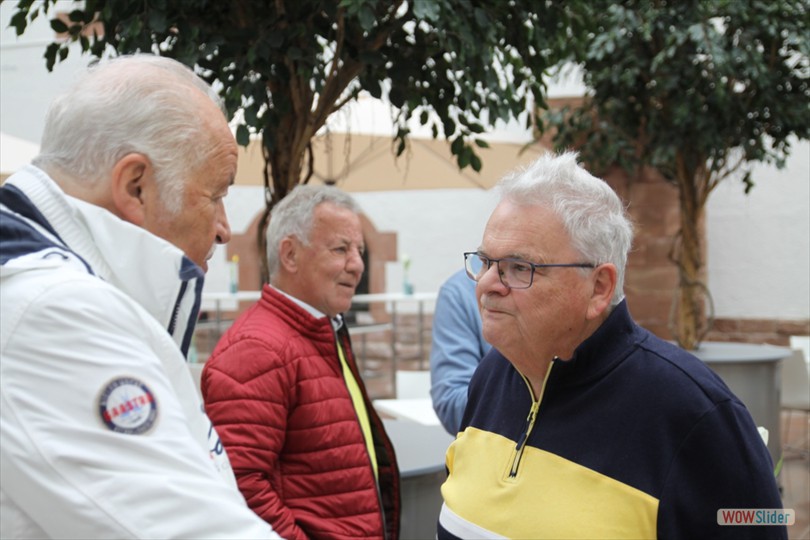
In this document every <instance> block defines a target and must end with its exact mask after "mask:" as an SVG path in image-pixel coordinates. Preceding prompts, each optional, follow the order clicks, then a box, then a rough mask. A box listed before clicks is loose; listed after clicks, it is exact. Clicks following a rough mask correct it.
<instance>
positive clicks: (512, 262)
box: [464, 251, 595, 289]
mask: <svg viewBox="0 0 810 540" xmlns="http://www.w3.org/2000/svg"><path fill="white" fill-rule="evenodd" d="M492 263H495V264H497V265H498V278H500V280H501V283H503V284H504V286H506V287H509V288H510V289H528V288H529V287H531V286H532V281H533V280H534V272H535V270H537V269H538V268H595V265H594V264H591V263H567V264H535V263H532V262H529V261H524V260H523V259H512V258H503V259H492V258H490V257H487V256H485V255H481V254H480V253H478V252H477V251H468V252H466V253H464V268H465V269H466V270H467V275H468V276H469V277H470V279H472V280H473V281H478V280H479V279H481V278H482V277H483V275H484V274H485V273H486V272H487V270H489V269H490V267H491V266H492Z"/></svg>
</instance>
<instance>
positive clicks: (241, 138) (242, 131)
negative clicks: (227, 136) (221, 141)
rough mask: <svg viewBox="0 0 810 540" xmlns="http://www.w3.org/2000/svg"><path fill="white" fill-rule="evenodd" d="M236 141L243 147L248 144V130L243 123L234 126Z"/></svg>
mask: <svg viewBox="0 0 810 540" xmlns="http://www.w3.org/2000/svg"><path fill="white" fill-rule="evenodd" d="M236 143H237V144H238V145H240V146H245V147H247V145H248V144H250V130H249V129H248V128H247V126H246V125H245V124H239V126H237V128H236Z"/></svg>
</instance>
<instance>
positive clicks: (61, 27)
mask: <svg viewBox="0 0 810 540" xmlns="http://www.w3.org/2000/svg"><path fill="white" fill-rule="evenodd" d="M51 30H53V31H54V32H56V33H57V34H66V33H67V31H68V26H67V25H66V24H65V23H64V22H62V20H61V19H51Z"/></svg>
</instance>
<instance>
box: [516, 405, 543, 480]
mask: <svg viewBox="0 0 810 540" xmlns="http://www.w3.org/2000/svg"><path fill="white" fill-rule="evenodd" d="M539 408H540V401H532V408H531V409H529V416H528V417H527V418H526V429H525V430H524V431H523V433H521V435H520V437H519V438H518V442H517V445H516V446H515V451H516V452H517V453H516V454H515V460H514V461H513V462H512V468H511V469H510V470H509V478H515V477H516V476H517V470H518V465H519V464H520V458H521V457H523V449H524V448H526V439H528V438H529V434H530V433H531V432H532V428H533V427H534V421H535V419H536V418H537V409H539Z"/></svg>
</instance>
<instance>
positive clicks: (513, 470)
mask: <svg viewBox="0 0 810 540" xmlns="http://www.w3.org/2000/svg"><path fill="white" fill-rule="evenodd" d="M553 366H554V362H551V363H550V364H549V366H548V371H546V376H545V378H544V379H543V386H541V387H540V395H539V396H537V399H535V398H534V392H533V391H532V385H531V384H530V383H529V380H528V379H527V378H526V377H525V376H524V375H523V374H522V373H521V374H520V376H521V378H522V379H523V382H525V383H526V387H527V388H528V390H529V395H530V396H531V398H532V406H531V408H529V416H527V417H526V429H525V430H524V431H523V433H521V435H520V437H518V441H517V444H516V445H515V457H514V459H513V460H512V466H511V467H510V468H509V478H517V473H518V467H519V466H520V460H521V459H522V458H523V450H524V449H525V448H526V441H527V440H528V439H529V435H531V433H532V430H533V429H534V423H535V421H536V420H537V411H538V410H539V409H540V402H541V401H542V400H543V394H545V391H546V382H547V381H548V376H549V374H550V373H551V368H552V367H553Z"/></svg>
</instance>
